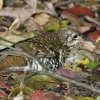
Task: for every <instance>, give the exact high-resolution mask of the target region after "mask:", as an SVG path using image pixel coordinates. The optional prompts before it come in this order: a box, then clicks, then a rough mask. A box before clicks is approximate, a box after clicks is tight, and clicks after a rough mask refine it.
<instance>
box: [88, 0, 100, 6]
mask: <svg viewBox="0 0 100 100" xmlns="http://www.w3.org/2000/svg"><path fill="white" fill-rule="evenodd" d="M88 4H89V5H90V6H94V5H98V4H99V3H98V2H97V1H96V0H89V1H88Z"/></svg>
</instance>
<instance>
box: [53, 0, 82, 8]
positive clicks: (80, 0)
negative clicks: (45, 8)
mask: <svg viewBox="0 0 100 100" xmlns="http://www.w3.org/2000/svg"><path fill="white" fill-rule="evenodd" d="M72 2H82V0H69V1H62V2H58V3H56V4H55V5H54V7H55V8H57V7H59V6H63V5H66V4H69V3H72Z"/></svg>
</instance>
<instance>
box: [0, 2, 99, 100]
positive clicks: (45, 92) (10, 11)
mask: <svg viewBox="0 0 100 100" xmlns="http://www.w3.org/2000/svg"><path fill="white" fill-rule="evenodd" d="M99 5H100V2H99V1H95V0H89V1H85V0H83V1H82V2H81V0H72V1H70V0H49V1H44V0H21V1H20V0H15V1H13V0H11V1H9V0H5V1H3V0H1V1H0V37H2V38H4V39H6V40H11V41H12V43H8V42H7V41H3V40H0V66H1V67H0V69H1V70H2V71H4V72H3V74H1V76H0V77H1V79H3V80H5V77H4V76H5V74H6V73H5V70H7V71H6V72H9V68H13V67H18V66H19V70H20V67H22V66H27V64H28V65H31V63H32V60H30V58H29V57H27V56H25V55H24V54H22V53H21V52H18V51H20V48H17V49H16V50H15V49H14V44H15V43H18V42H20V41H24V40H26V39H29V38H31V37H34V36H35V35H38V34H47V33H46V32H49V31H50V32H52V31H55V32H57V31H59V30H62V29H66V28H67V27H74V28H76V29H77V30H79V31H80V32H81V33H82V35H83V36H84V37H85V38H86V40H88V42H85V41H84V42H82V43H80V44H78V45H77V46H76V48H74V49H73V50H72V51H71V52H70V54H69V57H68V58H67V59H66V62H65V64H64V66H62V68H61V69H59V70H58V72H57V75H61V76H63V77H66V78H67V77H68V78H70V79H72V80H75V81H76V85H75V84H71V83H70V82H68V83H66V84H64V82H65V80H63V82H62V81H61V80H56V79H54V77H50V76H47V75H46V76H42V75H39V76H38V77H37V76H36V75H35V74H36V73H34V75H33V77H35V78H34V79H33V78H32V77H30V78H29V79H26V80H25V82H26V83H25V82H23V78H26V77H27V76H28V75H30V73H28V74H26V75H25V76H24V74H22V76H20V79H21V80H22V81H21V82H20V81H19V80H18V79H19V78H18V76H17V75H15V76H16V77H11V76H9V75H8V76H6V78H7V80H9V81H8V84H9V85H10V90H13V91H14V92H15V94H16V93H17V94H16V97H15V98H14V95H13V94H14V93H11V91H8V90H7V89H2V88H0V89H1V90H0V92H1V95H2V96H0V98H6V99H9V100H10V99H13V100H15V99H16V98H19V97H18V96H20V98H24V97H25V98H27V100H33V99H36V100H48V99H49V100H52V99H55V100H56V99H58V100H63V99H64V100H65V99H66V100H82V99H83V100H95V99H96V98H97V99H96V100H98V98H99V95H100V92H99V93H96V92H93V87H94V88H96V89H97V91H98V90H100V56H99V52H100V48H99V47H100V46H99V45H100V43H99V42H100V41H99V40H100V35H99V31H100V22H99V20H100V19H99V16H100V14H99V9H100V8H99ZM8 48H10V49H8ZM11 48H13V49H14V50H12V49H11ZM23 55H24V56H23ZM30 62H31V63H30ZM12 72H14V70H12ZM36 72H37V73H38V74H40V73H41V72H40V73H39V71H36ZM55 73H56V72H55ZM16 74H17V73H16ZM12 76H13V75H12ZM77 82H80V83H85V84H87V85H89V86H91V87H92V89H91V90H88V89H87V87H85V88H83V87H82V86H77ZM2 83H3V82H2V81H1V82H0V84H2ZM3 84H4V83H3ZM16 84H17V85H16ZM21 85H23V86H24V88H25V91H26V92H28V90H33V91H34V92H31V93H30V94H28V93H27V94H25V93H24V92H23V91H22V87H21ZM4 86H5V87H7V86H6V85H5V84H4ZM26 86H27V88H26ZM1 87H2V86H1ZM7 88H8V87H7ZM17 88H18V89H19V90H18V91H16V89H17ZM10 95H13V96H10ZM23 95H24V96H23ZM30 95H31V96H30Z"/></svg>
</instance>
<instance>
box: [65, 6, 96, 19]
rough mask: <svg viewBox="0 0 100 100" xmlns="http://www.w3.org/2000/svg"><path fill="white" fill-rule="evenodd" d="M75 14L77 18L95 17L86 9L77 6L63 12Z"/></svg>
mask: <svg viewBox="0 0 100 100" xmlns="http://www.w3.org/2000/svg"><path fill="white" fill-rule="evenodd" d="M71 13H72V14H74V15H76V16H85V15H88V16H91V17H95V15H94V13H93V12H92V11H91V10H90V9H89V8H86V7H80V6H75V7H72V8H70V9H68V10H66V11H64V12H63V14H71Z"/></svg>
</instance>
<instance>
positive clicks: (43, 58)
mask: <svg viewBox="0 0 100 100" xmlns="http://www.w3.org/2000/svg"><path fill="white" fill-rule="evenodd" d="M83 40H84V39H83V37H82V35H81V33H80V32H79V31H78V30H77V29H74V28H67V29H65V30H60V31H58V32H47V33H46V34H40V35H38V36H34V37H32V38H29V39H27V40H25V41H21V42H19V43H18V45H19V46H21V47H23V48H24V49H25V50H27V51H29V52H30V53H31V54H32V55H34V56H36V57H37V58H38V59H39V61H40V62H41V63H43V64H44V65H46V68H45V70H47V71H48V70H51V71H57V70H58V69H59V68H61V67H62V66H63V64H64V63H65V60H66V58H67V57H68V55H69V52H70V51H71V50H72V49H73V48H74V47H76V45H77V44H78V43H80V42H81V41H83ZM10 59H13V57H11V58H10V57H9V56H8V60H7V58H6V60H7V61H8V62H9V60H10ZM15 59H19V58H18V57H15ZM21 59H22V58H21ZM10 61H12V60H10ZM18 61H19V60H18ZM14 62H15V61H14ZM24 62H25V60H24ZM2 64H3V62H2ZM2 64H1V65H2ZM17 64H18V63H17ZM20 65H22V64H20ZM35 65H36V66H41V65H40V64H39V62H38V61H35V62H34V63H33V66H35ZM41 67H42V66H41ZM33 69H34V68H33Z"/></svg>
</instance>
